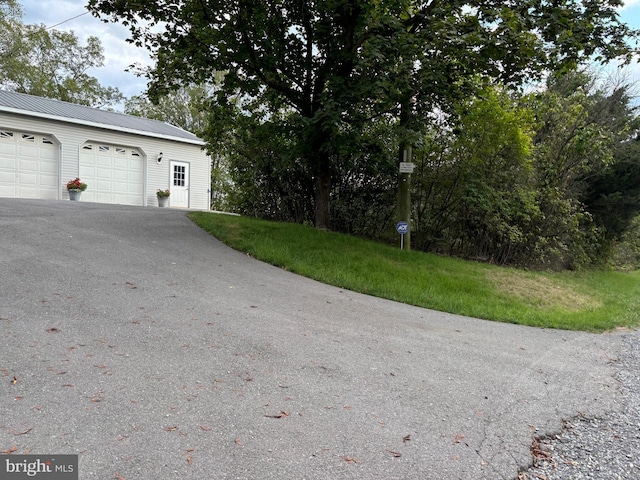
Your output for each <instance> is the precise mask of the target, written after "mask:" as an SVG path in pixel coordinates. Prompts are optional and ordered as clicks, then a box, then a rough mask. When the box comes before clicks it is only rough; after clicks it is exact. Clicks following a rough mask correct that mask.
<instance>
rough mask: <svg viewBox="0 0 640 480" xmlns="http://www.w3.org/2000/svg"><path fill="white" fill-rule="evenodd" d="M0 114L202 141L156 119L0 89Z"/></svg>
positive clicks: (172, 138) (201, 143) (193, 141)
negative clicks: (5, 113)
mask: <svg viewBox="0 0 640 480" xmlns="http://www.w3.org/2000/svg"><path fill="white" fill-rule="evenodd" d="M0 112H9V113H16V114H20V115H27V116H32V117H39V118H47V119H50V120H58V121H61V122H67V123H75V124H80V125H86V126H90V127H97V128H105V129H107V130H117V131H120V132H127V133H133V134H136V135H144V136H147V137H156V138H164V139H169V140H175V141H179V142H185V143H193V144H197V145H204V141H203V140H201V139H199V138H198V137H197V136H195V135H194V134H192V133H190V132H187V131H186V130H182V129H181V128H178V127H174V126H173V125H169V124H168V123H164V122H160V121H158V120H150V119H148V118H142V117H134V116H132V115H125V114H124V113H116V112H109V111H106V110H100V109H97V108H91V107H86V106H84V105H77V104H75V103H68V102H61V101H60V100H52V99H50V98H44V97H36V96H33V95H26V94H24V93H16V92H8V91H5V90H0Z"/></svg>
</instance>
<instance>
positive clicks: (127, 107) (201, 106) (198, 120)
mask: <svg viewBox="0 0 640 480" xmlns="http://www.w3.org/2000/svg"><path fill="white" fill-rule="evenodd" d="M213 92H214V87H212V86H209V85H191V86H185V87H180V88H178V89H176V90H172V91H170V92H168V93H167V94H166V95H164V96H162V97H159V98H156V99H155V100H156V103H153V102H152V101H151V100H150V99H149V97H147V96H146V95H144V94H143V95H136V96H133V97H131V98H129V99H127V100H126V101H125V104H124V111H125V113H127V114H129V115H135V116H138V117H145V118H151V119H154V120H160V121H162V122H167V123H169V124H171V125H175V126H176V127H180V128H182V129H183V130H187V131H188V132H192V133H194V134H196V135H198V136H201V135H202V134H203V133H204V131H205V129H206V128H207V117H208V115H207V111H208V107H209V102H210V97H211V96H212V94H213Z"/></svg>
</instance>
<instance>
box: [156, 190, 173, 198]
mask: <svg viewBox="0 0 640 480" xmlns="http://www.w3.org/2000/svg"><path fill="white" fill-rule="evenodd" d="M156 195H158V196H159V197H168V196H169V195H171V192H170V191H169V190H160V189H158V191H157V192H156Z"/></svg>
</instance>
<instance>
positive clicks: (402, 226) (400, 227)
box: [396, 221, 409, 250]
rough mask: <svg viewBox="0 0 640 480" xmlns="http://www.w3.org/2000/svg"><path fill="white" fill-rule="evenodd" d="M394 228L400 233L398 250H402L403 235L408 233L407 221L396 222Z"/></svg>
mask: <svg viewBox="0 0 640 480" xmlns="http://www.w3.org/2000/svg"><path fill="white" fill-rule="evenodd" d="M396 230H397V232H398V233H399V234H400V250H404V236H405V234H407V233H409V223H408V222H404V221H402V222H398V223H397V224H396Z"/></svg>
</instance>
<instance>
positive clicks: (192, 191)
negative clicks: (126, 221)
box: [0, 90, 211, 210]
mask: <svg viewBox="0 0 640 480" xmlns="http://www.w3.org/2000/svg"><path fill="white" fill-rule="evenodd" d="M203 146H204V141H202V140H201V139H199V138H198V137H196V136H195V135H193V134H192V133H190V132H187V131H184V130H182V129H180V128H177V127H174V126H173V125H169V124H167V123H164V122H159V121H156V120H149V119H146V118H141V117H134V116H130V115H124V114H121V113H116V112H109V111H105V110H99V109H95V108H89V107H85V106H82V105H76V104H72V103H67V102H61V101H58V100H51V99H47V98H42V97H35V96H32V95H24V94H20V93H15V92H7V91H2V90H0V197H12V198H38V199H45V200H65V201H67V200H69V194H68V192H67V190H66V184H67V182H68V181H70V180H73V179H75V178H80V180H81V181H82V182H84V183H86V184H87V186H88V187H87V189H86V190H85V191H84V192H83V193H82V201H83V202H98V203H114V204H124V205H142V206H157V205H158V200H157V196H156V192H157V191H158V190H169V191H170V192H171V195H170V199H169V202H170V206H171V207H175V208H188V209H200V210H208V209H209V205H210V198H211V192H210V185H211V159H210V158H209V157H208V155H207V154H206V153H205V152H204V150H203Z"/></svg>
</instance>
